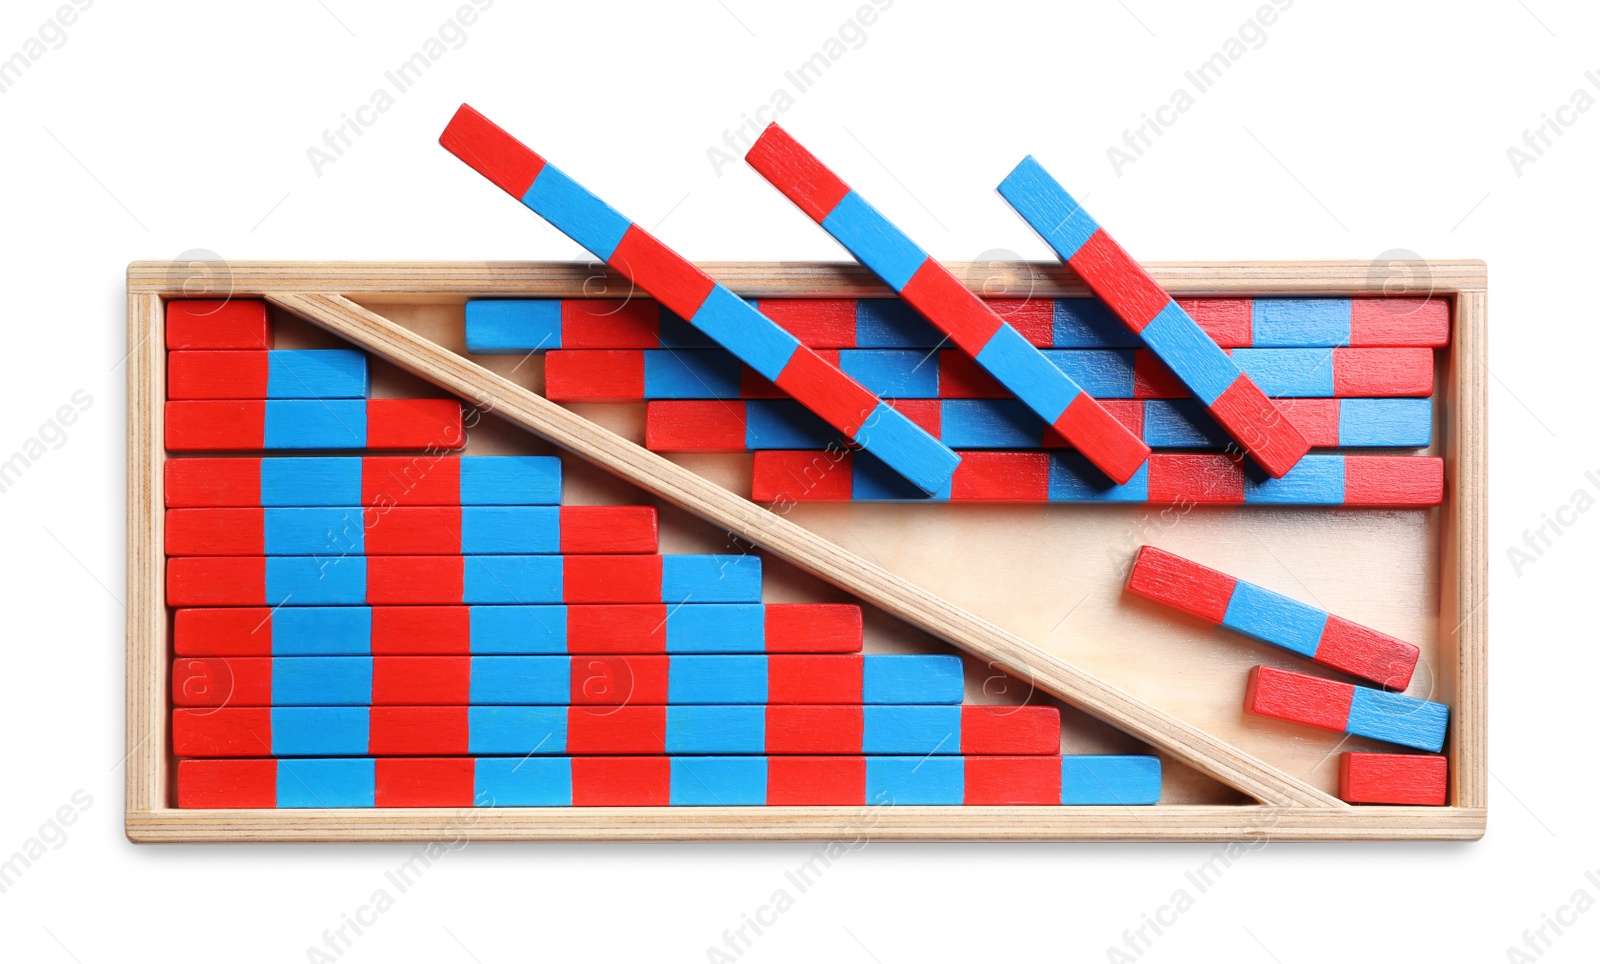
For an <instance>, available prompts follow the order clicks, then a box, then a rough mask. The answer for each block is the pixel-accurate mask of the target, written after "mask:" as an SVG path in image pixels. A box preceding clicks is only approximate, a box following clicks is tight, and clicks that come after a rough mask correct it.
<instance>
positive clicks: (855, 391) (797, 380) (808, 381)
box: [777, 348, 878, 438]
mask: <svg viewBox="0 0 1600 964" xmlns="http://www.w3.org/2000/svg"><path fill="white" fill-rule="evenodd" d="M777 384H778V387H779V388H781V389H783V390H784V391H786V392H788V393H789V394H790V395H793V396H794V397H795V398H799V399H806V400H807V401H806V402H805V404H806V407H808V408H810V409H811V410H812V411H813V412H815V413H816V414H817V415H818V416H820V417H821V418H822V420H823V421H824V422H827V423H828V424H829V425H832V426H833V427H834V428H836V429H838V430H839V431H841V432H843V433H844V434H845V435H847V436H849V437H851V438H855V437H856V435H857V433H859V432H860V431H861V426H862V425H863V424H864V423H865V422H866V421H867V418H868V417H869V416H870V415H871V414H872V412H873V409H875V408H877V407H878V396H876V395H874V394H872V393H871V392H869V391H867V390H866V389H865V388H863V387H862V386H861V385H860V383H858V382H856V381H855V379H853V378H850V377H849V376H848V375H846V374H845V373H844V372H842V371H840V370H839V369H837V368H835V367H833V366H832V365H830V364H828V362H827V361H825V360H824V359H823V358H822V357H821V356H820V355H818V354H816V353H815V352H813V351H810V350H808V349H806V348H798V349H796V350H795V353H794V355H792V356H791V357H790V358H789V364H788V365H786V366H784V369H783V371H781V372H779V373H778V382H777Z"/></svg>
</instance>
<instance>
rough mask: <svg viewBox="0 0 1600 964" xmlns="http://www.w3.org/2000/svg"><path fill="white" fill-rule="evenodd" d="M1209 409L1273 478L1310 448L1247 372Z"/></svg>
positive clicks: (1287, 469) (1235, 380)
mask: <svg viewBox="0 0 1600 964" xmlns="http://www.w3.org/2000/svg"><path fill="white" fill-rule="evenodd" d="M1208 411H1210V413H1211V417H1212V418H1214V419H1216V420H1217V424H1218V425H1221V426H1222V427H1223V429H1224V430H1225V431H1226V432H1227V433H1228V434H1229V435H1230V436H1232V437H1233V438H1234V440H1235V441H1237V442H1239V443H1240V444H1241V445H1243V446H1244V447H1245V449H1246V450H1247V451H1248V452H1249V453H1250V457H1251V458H1252V459H1254V460H1255V462H1256V464H1257V465H1259V466H1261V467H1262V468H1263V469H1265V470H1266V471H1267V474H1268V475H1270V476H1272V477H1273V478H1281V477H1283V476H1284V475H1285V474H1287V473H1288V471H1289V470H1290V469H1292V468H1294V466H1295V463H1297V462H1299V461H1300V458H1301V456H1303V455H1305V454H1306V449H1307V448H1308V447H1309V445H1308V443H1307V442H1306V440H1305V439H1304V438H1302V437H1301V436H1300V433H1299V432H1297V431H1295V429H1294V426H1293V424H1291V423H1290V422H1289V420H1288V419H1287V418H1285V417H1284V415H1283V413H1282V412H1280V411H1278V408H1277V406H1276V405H1274V404H1273V402H1272V400H1271V399H1270V398H1268V397H1267V396H1265V395H1263V394H1261V389H1260V388H1259V387H1258V386H1257V385H1256V383H1255V382H1253V381H1251V380H1250V378H1249V377H1248V376H1246V375H1240V376H1239V377H1238V378H1236V379H1234V380H1233V384H1232V385H1229V386H1228V388H1227V390H1226V391H1224V392H1223V393H1222V394H1221V395H1219V396H1217V400H1216V401H1215V402H1213V403H1212V405H1211V408H1210V409H1209V410H1208ZM1284 429H1287V431H1285V430H1284Z"/></svg>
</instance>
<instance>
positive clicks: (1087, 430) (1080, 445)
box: [1051, 393, 1150, 484]
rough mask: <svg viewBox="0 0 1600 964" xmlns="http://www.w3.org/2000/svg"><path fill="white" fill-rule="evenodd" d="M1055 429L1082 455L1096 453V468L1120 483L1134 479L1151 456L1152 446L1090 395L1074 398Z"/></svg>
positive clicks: (1057, 420)
mask: <svg viewBox="0 0 1600 964" xmlns="http://www.w3.org/2000/svg"><path fill="white" fill-rule="evenodd" d="M1051 428H1053V429H1055V430H1056V432H1057V433H1058V434H1060V435H1061V436H1062V437H1063V438H1065V439H1067V440H1069V441H1071V443H1072V444H1073V446H1074V447H1075V448H1077V449H1078V450H1079V451H1080V452H1084V453H1085V454H1086V455H1087V454H1088V452H1090V451H1092V452H1094V453H1095V454H1094V463H1095V465H1096V466H1098V467H1099V469H1100V471H1102V472H1104V473H1105V474H1106V475H1108V476H1110V477H1111V479H1112V480H1113V481H1115V482H1117V483H1118V484H1121V483H1123V482H1126V481H1128V480H1129V479H1131V478H1133V475H1134V473H1135V472H1138V471H1139V466H1141V465H1143V464H1144V463H1145V460H1146V459H1148V458H1149V457H1150V446H1148V445H1146V444H1144V442H1142V441H1140V439H1139V436H1137V435H1134V434H1133V433H1132V432H1130V431H1128V428H1127V426H1125V425H1123V424H1122V423H1121V422H1119V421H1117V418H1116V416H1114V415H1112V414H1111V412H1110V411H1109V410H1108V409H1107V408H1106V407H1105V406H1103V405H1101V404H1100V403H1099V402H1097V401H1095V400H1094V399H1093V398H1091V397H1089V395H1088V393H1083V394H1080V395H1079V396H1078V397H1077V398H1074V399H1073V400H1072V403H1071V404H1070V405H1068V406H1067V410H1066V411H1064V412H1062V413H1061V417H1060V418H1058V419H1056V421H1055V424H1054V425H1052V426H1051Z"/></svg>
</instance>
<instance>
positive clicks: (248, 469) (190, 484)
mask: <svg viewBox="0 0 1600 964" xmlns="http://www.w3.org/2000/svg"><path fill="white" fill-rule="evenodd" d="M162 474H163V476H164V479H165V482H166V484H165V485H164V486H163V493H164V496H165V498H166V503H167V505H168V507H174V506H188V507H193V508H207V507H223V506H252V505H256V504H258V503H260V501H261V460H260V459H257V458H188V459H167V460H166V462H165V464H164V465H163V466H162Z"/></svg>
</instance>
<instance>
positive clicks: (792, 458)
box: [750, 406, 960, 509]
mask: <svg viewBox="0 0 1600 964" xmlns="http://www.w3.org/2000/svg"><path fill="white" fill-rule="evenodd" d="M896 407H898V406H896ZM851 461H852V460H851V456H850V453H849V452H843V451H838V452H756V453H755V454H754V455H753V456H752V464H753V466H754V470H753V473H752V478H753V484H752V485H751V489H750V499H751V501H753V502H756V503H758V504H761V505H767V506H775V507H778V508H780V509H781V507H783V506H786V505H789V504H790V503H793V502H848V501H850V493H851V491H852V488H853V485H852V483H853V481H854V471H853V469H852V466H851ZM957 471H958V472H959V471H960V467H959V466H957Z"/></svg>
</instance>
